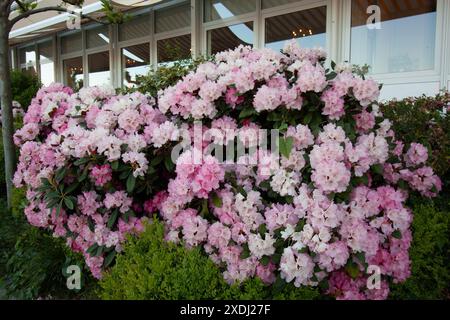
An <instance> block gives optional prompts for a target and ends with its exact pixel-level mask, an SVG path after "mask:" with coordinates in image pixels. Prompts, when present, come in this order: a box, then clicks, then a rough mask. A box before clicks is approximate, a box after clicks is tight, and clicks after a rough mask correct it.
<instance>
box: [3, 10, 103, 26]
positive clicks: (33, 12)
mask: <svg viewBox="0 0 450 320" xmlns="http://www.w3.org/2000/svg"><path fill="white" fill-rule="evenodd" d="M47 11H58V12H64V13H70V14H74V15H79V14H80V13H79V12H76V11H71V10H68V9H66V8H62V7H43V8H38V9H34V10H30V11H26V12H24V13H22V14H19V15H18V16H17V17H15V18H13V19H11V20H10V21H9V30H11V29H12V27H13V26H14V25H15V24H16V23H17V22H19V21H20V20H22V19H25V18H27V17H29V16H31V15H34V14H37V13H41V12H47ZM81 18H83V19H89V20H91V21H94V22H98V23H101V24H104V25H107V24H108V23H107V22H104V21H102V20H99V19H96V18H94V17H90V16H86V15H83V14H81Z"/></svg>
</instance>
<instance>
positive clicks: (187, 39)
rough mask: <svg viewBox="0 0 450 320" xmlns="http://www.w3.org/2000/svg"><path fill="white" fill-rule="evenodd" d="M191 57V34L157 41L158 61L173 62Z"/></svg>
mask: <svg viewBox="0 0 450 320" xmlns="http://www.w3.org/2000/svg"><path fill="white" fill-rule="evenodd" d="M190 57H191V35H190V34H186V35H182V36H178V37H173V38H168V39H161V40H158V41H157V58H158V64H159V63H167V62H173V61H177V60H182V59H189V58H190Z"/></svg>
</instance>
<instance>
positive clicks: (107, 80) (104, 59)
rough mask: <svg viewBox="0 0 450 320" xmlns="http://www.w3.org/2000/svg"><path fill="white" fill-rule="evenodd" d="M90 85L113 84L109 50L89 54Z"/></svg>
mask: <svg viewBox="0 0 450 320" xmlns="http://www.w3.org/2000/svg"><path fill="white" fill-rule="evenodd" d="M88 72H89V76H88V77H89V78H88V79H89V82H88V83H89V86H101V85H107V84H111V73H110V71H109V52H108V51H105V52H98V53H93V54H90V55H88Z"/></svg>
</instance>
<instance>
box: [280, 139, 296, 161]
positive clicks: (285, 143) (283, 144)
mask: <svg viewBox="0 0 450 320" xmlns="http://www.w3.org/2000/svg"><path fill="white" fill-rule="evenodd" d="M293 143H294V138H293V137H286V138H280V153H281V154H282V155H283V156H284V157H286V158H289V155H290V154H291V150H292V145H293Z"/></svg>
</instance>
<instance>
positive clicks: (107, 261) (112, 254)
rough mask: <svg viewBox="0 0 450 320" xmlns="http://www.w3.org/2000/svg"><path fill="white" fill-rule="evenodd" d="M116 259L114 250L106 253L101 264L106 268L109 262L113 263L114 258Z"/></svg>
mask: <svg viewBox="0 0 450 320" xmlns="http://www.w3.org/2000/svg"><path fill="white" fill-rule="evenodd" d="M115 257H116V250H113V251H111V252H110V253H108V255H107V256H106V258H105V261H104V262H103V267H105V268H107V267H108V266H109V265H110V264H111V262H113V261H114V258H115Z"/></svg>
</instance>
